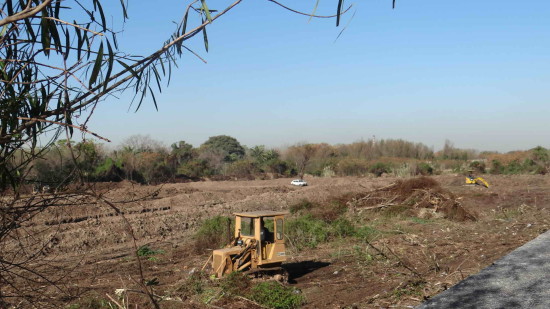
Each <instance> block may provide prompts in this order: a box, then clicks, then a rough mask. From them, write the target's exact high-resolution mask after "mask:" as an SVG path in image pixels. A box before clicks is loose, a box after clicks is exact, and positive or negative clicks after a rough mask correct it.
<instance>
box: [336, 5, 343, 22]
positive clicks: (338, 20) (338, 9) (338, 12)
mask: <svg viewBox="0 0 550 309" xmlns="http://www.w3.org/2000/svg"><path fill="white" fill-rule="evenodd" d="M342 6H344V0H338V8H337V9H336V27H338V26H339V25H340V13H341V12H342Z"/></svg>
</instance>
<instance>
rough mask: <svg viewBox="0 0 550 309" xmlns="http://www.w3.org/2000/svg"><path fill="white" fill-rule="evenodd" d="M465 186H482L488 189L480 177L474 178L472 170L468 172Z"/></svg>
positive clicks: (487, 184)
mask: <svg viewBox="0 0 550 309" xmlns="http://www.w3.org/2000/svg"><path fill="white" fill-rule="evenodd" d="M466 184H467V185H478V186H484V187H485V188H489V183H488V182H487V181H485V179H483V178H481V177H475V176H474V171H473V170H469V171H468V176H466Z"/></svg>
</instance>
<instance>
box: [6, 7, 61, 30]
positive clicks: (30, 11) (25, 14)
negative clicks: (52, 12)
mask: <svg viewBox="0 0 550 309" xmlns="http://www.w3.org/2000/svg"><path fill="white" fill-rule="evenodd" d="M31 2H32V1H29V4H30V3H31ZM50 2H52V0H44V2H42V3H41V4H39V5H37V6H35V7H30V6H28V7H27V8H25V9H24V10H23V11H21V12H17V13H15V14H13V15H11V16H8V17H6V18H4V19H2V20H0V27H2V26H4V25H7V24H11V23H14V22H17V21H20V20H22V19H25V18H29V17H32V16H34V15H36V14H38V12H40V11H42V10H43V9H44V8H45V7H46V6H48V5H49V4H50Z"/></svg>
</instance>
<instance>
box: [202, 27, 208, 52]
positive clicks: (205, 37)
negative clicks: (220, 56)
mask: <svg viewBox="0 0 550 309" xmlns="http://www.w3.org/2000/svg"><path fill="white" fill-rule="evenodd" d="M202 23H204V20H203V22H202ZM202 37H203V40H204V49H206V52H208V35H206V27H204V28H202Z"/></svg>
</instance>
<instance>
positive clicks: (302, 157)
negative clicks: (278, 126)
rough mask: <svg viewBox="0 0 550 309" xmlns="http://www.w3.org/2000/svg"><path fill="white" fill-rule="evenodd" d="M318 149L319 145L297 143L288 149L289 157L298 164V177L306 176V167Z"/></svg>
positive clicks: (287, 154)
mask: <svg viewBox="0 0 550 309" xmlns="http://www.w3.org/2000/svg"><path fill="white" fill-rule="evenodd" d="M316 151H317V147H316V145H314V144H297V145H294V146H290V147H289V148H288V149H287V150H286V156H287V158H288V159H289V160H290V161H292V162H294V164H295V165H296V170H297V172H298V177H300V178H304V173H305V171H306V168H307V166H308V164H309V163H310V162H311V159H312V158H313V156H314V155H315V152H316Z"/></svg>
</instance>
